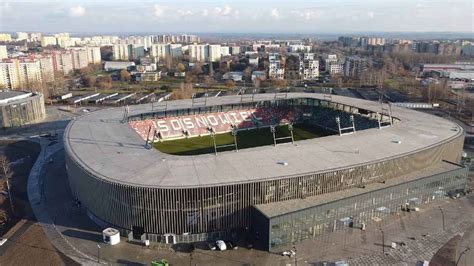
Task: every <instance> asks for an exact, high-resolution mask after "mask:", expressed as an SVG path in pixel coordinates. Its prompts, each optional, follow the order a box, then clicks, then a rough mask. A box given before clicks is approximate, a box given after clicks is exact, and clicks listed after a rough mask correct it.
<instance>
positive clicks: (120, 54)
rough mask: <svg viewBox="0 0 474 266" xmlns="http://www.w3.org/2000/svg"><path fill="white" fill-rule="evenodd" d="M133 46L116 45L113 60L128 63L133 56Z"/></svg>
mask: <svg viewBox="0 0 474 266" xmlns="http://www.w3.org/2000/svg"><path fill="white" fill-rule="evenodd" d="M131 48H132V47H131V45H128V44H114V45H113V58H114V60H121V61H128V60H130V58H131V56H132V51H131Z"/></svg>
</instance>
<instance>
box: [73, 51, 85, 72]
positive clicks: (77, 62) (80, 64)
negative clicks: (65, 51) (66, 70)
mask: <svg viewBox="0 0 474 266" xmlns="http://www.w3.org/2000/svg"><path fill="white" fill-rule="evenodd" d="M71 55H72V68H73V69H81V68H85V67H87V66H88V65H89V57H88V52H87V49H85V48H74V49H71Z"/></svg>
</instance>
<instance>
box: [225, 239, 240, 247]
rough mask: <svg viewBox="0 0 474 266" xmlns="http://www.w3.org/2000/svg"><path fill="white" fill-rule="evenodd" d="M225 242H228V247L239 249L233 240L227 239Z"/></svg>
mask: <svg viewBox="0 0 474 266" xmlns="http://www.w3.org/2000/svg"><path fill="white" fill-rule="evenodd" d="M225 244H226V246H227V248H228V249H238V248H239V247H237V245H236V244H235V243H234V242H233V241H230V240H227V241H225Z"/></svg>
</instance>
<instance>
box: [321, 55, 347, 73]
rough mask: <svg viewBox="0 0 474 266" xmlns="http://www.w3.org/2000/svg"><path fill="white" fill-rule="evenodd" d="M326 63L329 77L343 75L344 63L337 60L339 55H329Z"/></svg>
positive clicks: (325, 60)
mask: <svg viewBox="0 0 474 266" xmlns="http://www.w3.org/2000/svg"><path fill="white" fill-rule="evenodd" d="M324 63H325V66H326V71H327V72H328V73H329V75H331V76H333V75H339V74H342V70H343V63H342V62H341V61H340V60H339V59H338V58H337V55H335V54H329V55H327V56H326V58H325V59H324Z"/></svg>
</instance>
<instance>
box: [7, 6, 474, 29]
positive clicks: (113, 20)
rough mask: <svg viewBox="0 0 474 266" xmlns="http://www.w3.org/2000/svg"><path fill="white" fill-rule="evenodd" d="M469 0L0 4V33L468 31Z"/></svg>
mask: <svg viewBox="0 0 474 266" xmlns="http://www.w3.org/2000/svg"><path fill="white" fill-rule="evenodd" d="M473 3H474V0H325V1H322V0H296V1H295V0H287V1H280V0H273V1H270V0H263V1H251V0H239V1H218V0H207V1H197V0H195V1H193V0H174V1H151V0H150V1H149V0H129V1H123V0H96V1H92V0H86V1H77V0H62V1H59V0H56V1H55V0H36V1H35V0H29V1H22V0H11V1H10V0H1V1H0V31H40V32H63V31H65V32H76V33H88V32H90V33H99V32H198V33H199V32H222V33H226V32H229V33H246V32H248V33H331V32H334V33H337V32H380V31H383V32H426V31H430V32H439V31H450V32H473V28H474V7H473Z"/></svg>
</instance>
